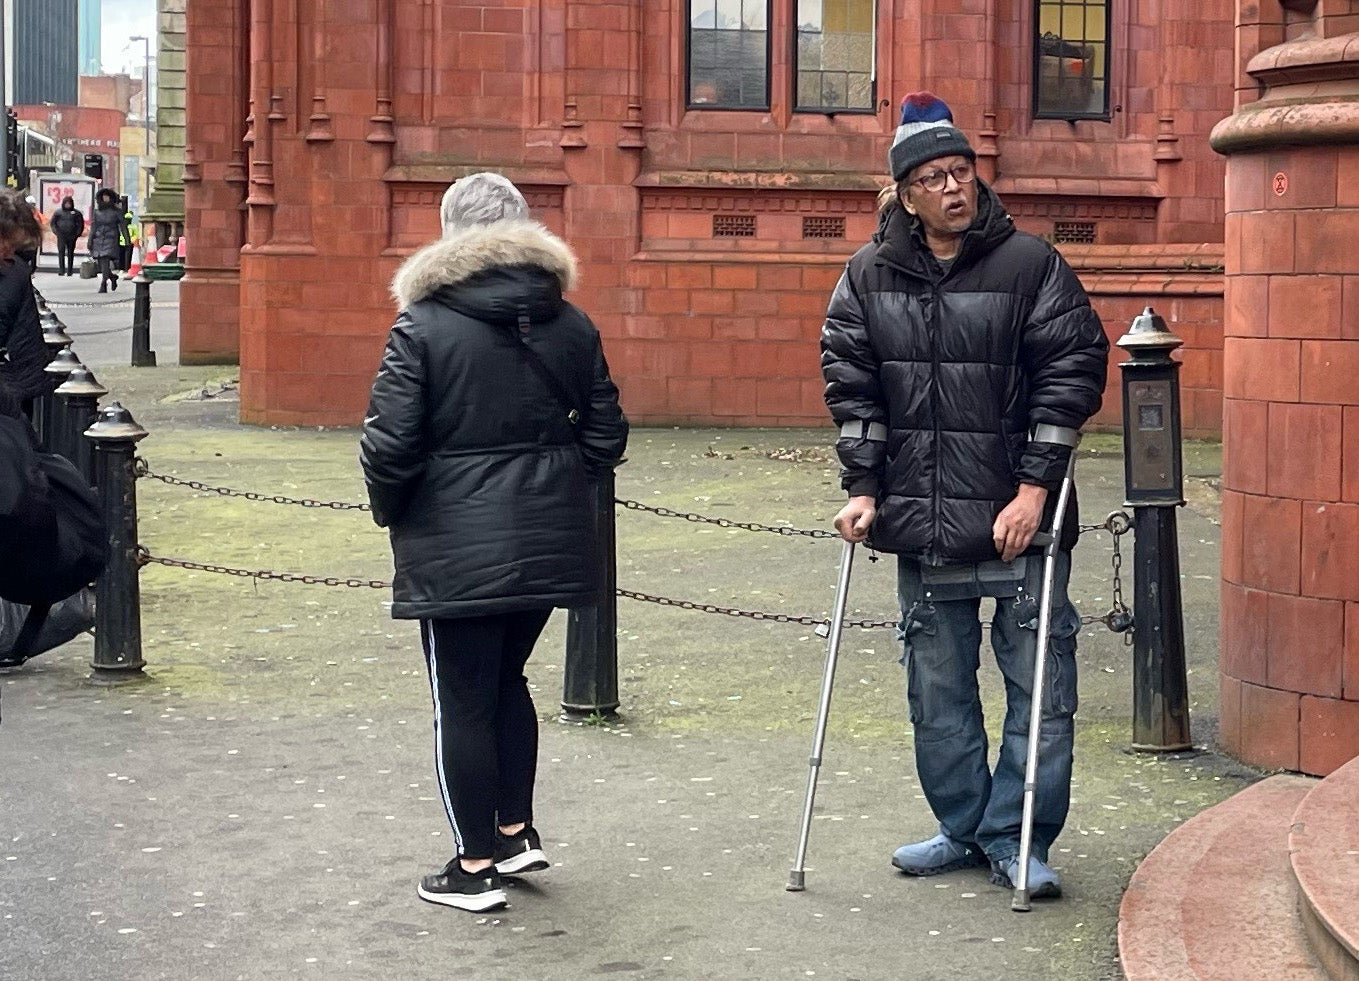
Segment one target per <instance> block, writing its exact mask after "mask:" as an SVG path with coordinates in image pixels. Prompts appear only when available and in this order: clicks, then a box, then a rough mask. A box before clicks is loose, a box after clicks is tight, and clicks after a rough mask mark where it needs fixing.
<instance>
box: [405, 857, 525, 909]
mask: <svg viewBox="0 0 1359 981" xmlns="http://www.w3.org/2000/svg"><path fill="white" fill-rule="evenodd" d="M415 891H416V892H417V893H418V894H419V896H420V898H421V899H423V900H425V901H426V902H429V903H439V904H440V905H441V906H452V907H454V908H455V909H465V910H467V911H468V912H471V913H485V912H486V911H487V910H492V909H500V908H501V907H502V906H508V905H509V904H510V901H509V900H508V899H507V898H506V897H505V886H504V883H502V882H501V881H500V873H499V872H497V871H496V869H495V867H494V866H492V867H491V868H487V869H482V870H481V871H480V872H468V871H466V870H465V869H464V868H463V867H462V862H460V861H459V860H458V859H456V858H455V859H453V861H451V862H449V863H448V864H447V865H445V866H444V868H443V871H442V872H436V873H435V874H433V875H427V876H425V877H424V878H422V879H421V880H420V885H418V886H417V887H416V889H415Z"/></svg>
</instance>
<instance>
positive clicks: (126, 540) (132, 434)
mask: <svg viewBox="0 0 1359 981" xmlns="http://www.w3.org/2000/svg"><path fill="white" fill-rule="evenodd" d="M85 435H86V436H87V437H89V439H90V440H91V441H92V442H93V443H94V447H95V449H94V483H95V487H96V488H98V491H99V505H100V509H101V510H102V511H103V514H104V521H105V522H106V523H107V524H108V532H109V561H108V565H107V566H106V567H105V569H104V573H103V575H101V576H100V577H99V582H98V584H97V585H96V586H95V608H94V660H93V661H91V662H90V667H91V668H93V669H94V673H93V674H92V675H91V679H92V680H94V681H102V682H118V681H124V680H130V679H133V678H139V677H141V670H142V667H143V666H144V665H145V663H146V662H144V661H143V660H142V613H141V583H140V579H139V578H138V575H139V572H140V568H141V561H140V557H139V555H138V543H137V476H136V472H135V469H134V462H135V461H134V458H135V456H136V453H137V444H138V443H139V442H140V441H141V440H143V439H145V438H146V436H147V432H146V430H145V429H143V428H142V427H141V426H139V425H137V420H135V419H133V418H132V413H130V412H128V411H127V409H125V408H123V406H122V405H121V404H119V403H118V402H111V403H109V405H107V406H105V407H104V409H103V410H102V411H101V412H100V413H99V418H98V419H97V420H96V421H95V423H94V425H93V426H91V427H90V428H89V429H87V430H86V431H85Z"/></svg>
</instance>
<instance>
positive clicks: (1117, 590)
mask: <svg viewBox="0 0 1359 981" xmlns="http://www.w3.org/2000/svg"><path fill="white" fill-rule="evenodd" d="M1080 530H1081V534H1082V535H1084V534H1085V533H1086V532H1095V531H1107V532H1108V533H1109V535H1110V536H1111V537H1112V538H1113V544H1114V551H1113V558H1112V560H1111V561H1112V563H1113V590H1114V598H1113V602H1112V604H1111V605H1110V607H1109V612H1108V613H1105V614H1104V615H1103V616H1083V617H1081V625H1082V626H1088V625H1089V624H1092V623H1102V624H1104V626H1106V627H1107V628H1109V630H1111V631H1113V632H1114V633H1116V634H1122V635H1123V643H1124V645H1125V646H1129V647H1131V646H1132V643H1133V614H1132V610H1130V609H1128V605H1127V604H1126V603H1124V602H1123V551H1122V549H1121V548H1120V547H1119V541H1118V540H1119V539H1120V538H1122V537H1123V536H1124V535H1126V534H1128V532H1130V531H1132V519H1131V518H1130V517H1128V513H1127V512H1126V511H1114V512H1112V513H1110V515H1109V517H1107V518H1105V519H1104V521H1103V523H1101V524H1097V525H1081V528H1080Z"/></svg>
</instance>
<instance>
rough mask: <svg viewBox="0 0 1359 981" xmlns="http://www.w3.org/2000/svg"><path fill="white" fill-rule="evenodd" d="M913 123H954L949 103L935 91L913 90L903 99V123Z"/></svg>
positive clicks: (903, 124)
mask: <svg viewBox="0 0 1359 981" xmlns="http://www.w3.org/2000/svg"><path fill="white" fill-rule="evenodd" d="M911 123H948V124H950V125H952V124H953V113H952V112H950V111H949V108H948V103H947V102H945V101H944V100H943V99H941V98H939V96H937V95H935V94H934V93H933V92H912V93H911V94H910V95H908V96H906V98H904V99H902V100H901V125H902V126H907V125H909V124H911Z"/></svg>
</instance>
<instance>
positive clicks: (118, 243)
mask: <svg viewBox="0 0 1359 981" xmlns="http://www.w3.org/2000/svg"><path fill="white" fill-rule="evenodd" d="M95 202H96V207H95V209H94V215H93V217H92V218H91V219H90V255H91V256H92V257H93V258H94V259H95V261H96V262H98V263H99V292H100V293H107V292H108V291H109V285H110V284H112V285H113V288H114V290H115V291H116V290H117V289H118V274H117V273H116V272H115V271H114V264H115V263H116V262H118V261H119V260H120V259H121V258H122V255H123V243H124V242H126V241H127V240H128V239H129V237H130V236H129V235H128V231H127V222H126V220H125V219H124V218H123V212H122V209H121V208H119V207H118V194H117V192H116V191H112V190H110V189H109V188H104V189H103V190H102V191H100V192H99V195H98V197H97V198H96V199H95Z"/></svg>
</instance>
